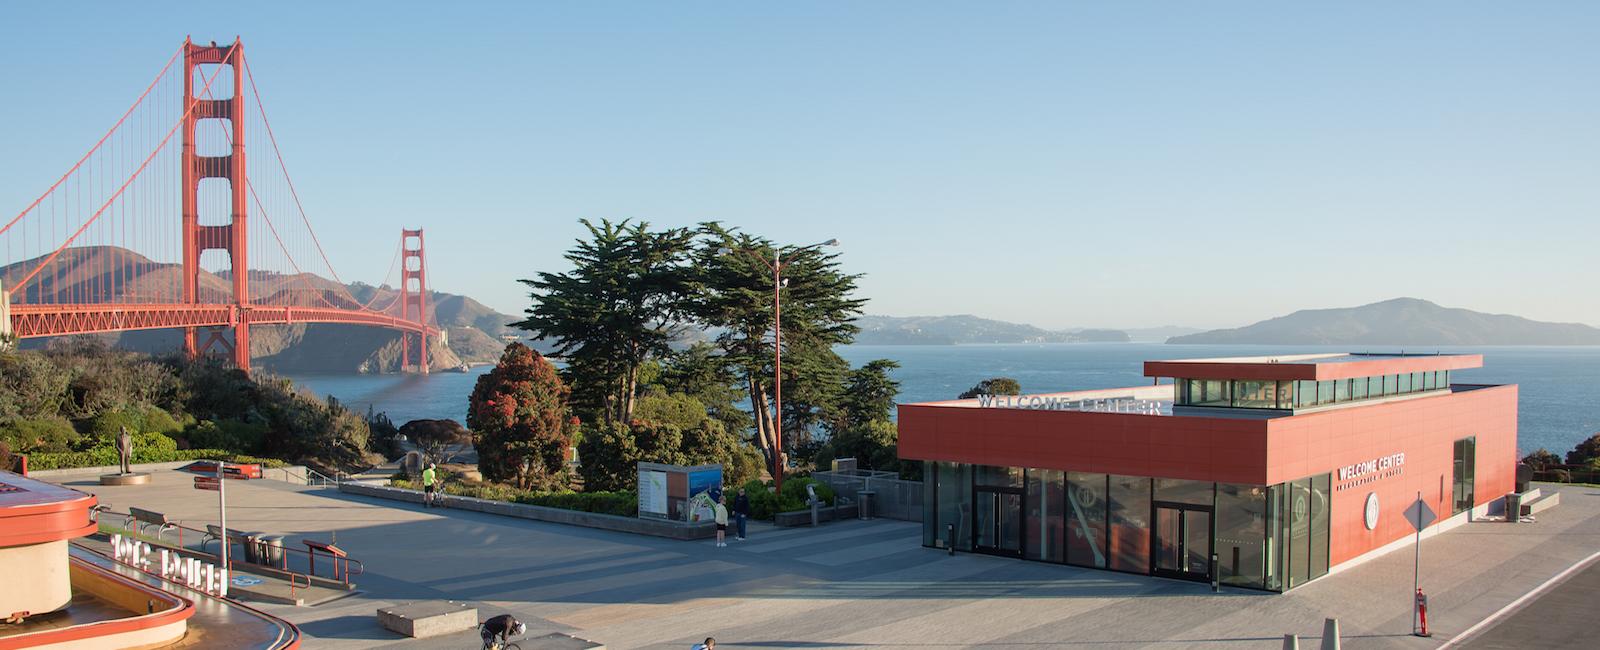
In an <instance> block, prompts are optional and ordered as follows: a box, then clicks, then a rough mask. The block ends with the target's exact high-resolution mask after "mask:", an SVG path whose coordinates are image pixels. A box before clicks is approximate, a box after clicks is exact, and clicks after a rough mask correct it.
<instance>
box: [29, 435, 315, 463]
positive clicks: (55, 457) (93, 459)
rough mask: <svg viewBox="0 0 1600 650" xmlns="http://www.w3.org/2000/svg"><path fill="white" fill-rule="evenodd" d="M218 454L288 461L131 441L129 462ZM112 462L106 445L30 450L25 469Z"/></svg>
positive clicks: (113, 458) (229, 457)
mask: <svg viewBox="0 0 1600 650" xmlns="http://www.w3.org/2000/svg"><path fill="white" fill-rule="evenodd" d="M158 437H165V436H158ZM219 458H220V459H222V460H223V461H226V462H230V463H258V464H260V465H261V466H262V467H266V468H271V467H286V466H287V465H288V463H285V462H283V461H281V460H278V459H275V458H257V457H255V456H245V455H241V454H231V453H228V452H227V451H224V450H221V449H151V448H149V447H139V446H138V443H135V446H134V449H133V462H135V463H170V462H177V461H189V460H214V459H219ZM116 464H117V450H116V449H112V448H108V447H96V448H95V449H91V450H89V451H69V452H64V453H44V454H30V455H29V456H28V469H29V470H47V469H72V468H76V467H105V466H114V465H116Z"/></svg>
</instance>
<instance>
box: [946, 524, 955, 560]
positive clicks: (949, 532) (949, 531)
mask: <svg viewBox="0 0 1600 650" xmlns="http://www.w3.org/2000/svg"><path fill="white" fill-rule="evenodd" d="M944 529H945V535H944V537H945V539H946V540H949V541H948V542H946V543H945V546H946V547H948V548H949V549H950V554H951V555H955V554H956V525H955V524H945V526H944Z"/></svg>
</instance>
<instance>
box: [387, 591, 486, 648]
mask: <svg viewBox="0 0 1600 650" xmlns="http://www.w3.org/2000/svg"><path fill="white" fill-rule="evenodd" d="M378 624H379V625H382V626H383V628H384V629H386V630H389V631H391V632H395V633H397V634H404V635H406V636H409V637H411V638H414V639H422V638H426V637H430V636H439V635H441V634H450V633H452V632H460V631H461V630H466V629H471V628H474V627H477V625H478V609H477V608H475V607H471V606H469V605H467V604H465V603H458V602H456V601H453V600H429V601H419V602H414V603H406V604H403V605H395V606H394V607H385V608H383V609H380V610H378Z"/></svg>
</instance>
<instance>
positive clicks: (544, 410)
mask: <svg viewBox="0 0 1600 650" xmlns="http://www.w3.org/2000/svg"><path fill="white" fill-rule="evenodd" d="M568 392H569V390H568V388H567V387H566V385H565V384H563V383H562V382H561V377H559V376H557V375H556V369H555V367H554V366H552V365H550V362H549V361H546V360H545V359H544V357H542V356H540V355H539V353H538V352H535V351H533V350H532V349H530V348H528V346H526V345H523V344H521V343H512V344H510V345H507V346H506V350H505V352H504V353H503V354H501V355H500V362H499V363H497V364H495V367H494V369H493V370H490V371H489V372H488V374H485V375H483V376H482V377H479V378H478V384H477V386H475V387H474V388H473V389H472V402H471V404H470V405H469V406H468V408H467V426H468V427H469V428H471V429H472V433H473V442H474V444H475V445H476V446H477V449H478V471H480V472H482V473H483V477H484V478H485V479H488V480H490V481H498V482H502V483H510V484H513V485H515V486H517V487H519V488H525V489H530V488H531V489H555V488H559V487H562V486H563V485H564V484H565V483H566V464H565V460H566V456H567V449H568V448H570V447H571V446H572V440H573V435H574V433H575V431H576V429H577V427H576V426H575V425H574V423H573V421H572V420H571V418H570V417H569V416H568V411H567V395H568Z"/></svg>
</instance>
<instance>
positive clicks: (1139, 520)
mask: <svg viewBox="0 0 1600 650" xmlns="http://www.w3.org/2000/svg"><path fill="white" fill-rule="evenodd" d="M1110 497H1111V498H1110V501H1109V503H1108V507H1109V508H1110V520H1111V525H1110V526H1109V533H1110V535H1109V537H1110V540H1109V542H1108V544H1107V547H1108V549H1109V555H1110V567H1111V568H1113V569H1116V570H1118V571H1132V572H1135V573H1148V572H1149V570H1150V479H1148V478H1139V477H1135V476H1112V477H1111V490H1110Z"/></svg>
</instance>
